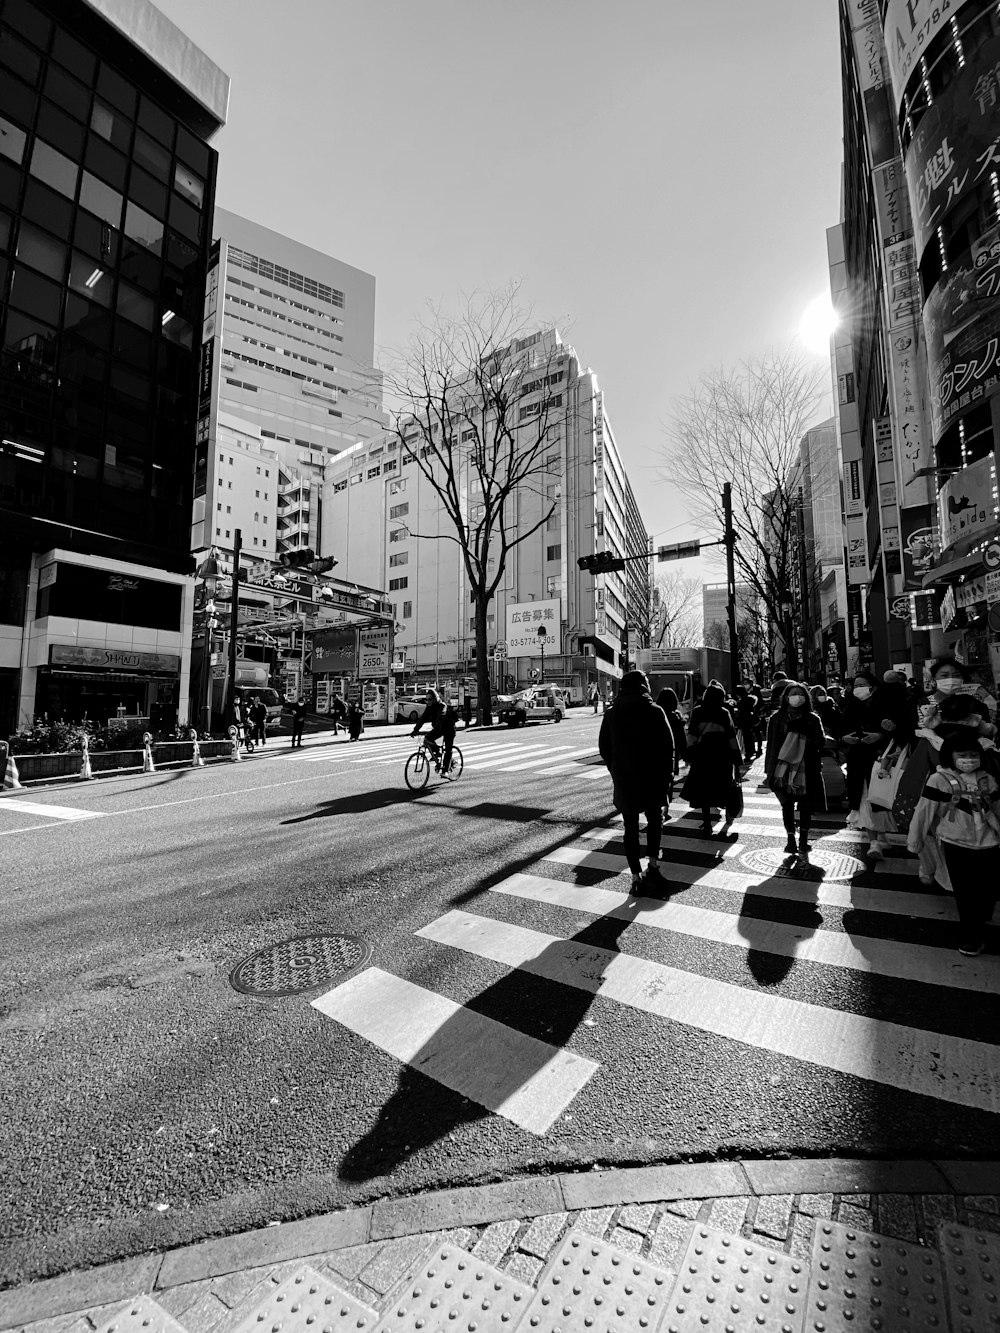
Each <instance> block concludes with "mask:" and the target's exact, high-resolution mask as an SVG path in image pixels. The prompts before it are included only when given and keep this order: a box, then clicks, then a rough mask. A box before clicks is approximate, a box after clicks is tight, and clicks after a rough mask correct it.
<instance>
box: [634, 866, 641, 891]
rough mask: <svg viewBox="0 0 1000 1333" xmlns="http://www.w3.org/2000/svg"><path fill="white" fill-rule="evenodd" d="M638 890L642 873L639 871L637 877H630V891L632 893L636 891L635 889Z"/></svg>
mask: <svg viewBox="0 0 1000 1333" xmlns="http://www.w3.org/2000/svg"><path fill="white" fill-rule="evenodd" d="M640 888H642V871H641V870H640V872H639V873H638V875H633V876H632V889H633V891H634V890H636V889H640Z"/></svg>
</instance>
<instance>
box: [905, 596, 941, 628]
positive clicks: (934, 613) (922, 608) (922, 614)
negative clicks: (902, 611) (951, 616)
mask: <svg viewBox="0 0 1000 1333" xmlns="http://www.w3.org/2000/svg"><path fill="white" fill-rule="evenodd" d="M910 628H911V629H940V628H941V615H940V613H939V611H938V609H937V598H936V597H935V595H934V593H932V592H914V593H911V594H910Z"/></svg>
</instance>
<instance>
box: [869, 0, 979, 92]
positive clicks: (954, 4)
mask: <svg viewBox="0 0 1000 1333" xmlns="http://www.w3.org/2000/svg"><path fill="white" fill-rule="evenodd" d="M961 7H962V0H888V4H887V5H886V8H885V21H884V32H885V53H886V62H887V64H888V67H889V77H890V79H891V80H892V90H893V93H894V94H895V98H896V109H897V110H898V109H899V105H900V103H901V102H902V100H903V91H904V89H905V88H906V85H907V83H908V82H909V79H910V75H911V74H912V73H913V71H914V69H915V67H916V64H917V61H918V60H919V59H920V57H921V56H922V55H923V53H924V52H925V51H926V50H927V48H928V47H929V46H930V44H931V42H933V40H934V38H935V37H936V36H937V35H938V33H939V32H940V31H941V29H942V28H943V27H944V26H945V24H947V23H950V22H951V21H952V19H953V18H954V17H955V13H956V11H957V10H959V9H960V8H961Z"/></svg>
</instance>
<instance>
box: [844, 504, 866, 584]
mask: <svg viewBox="0 0 1000 1333" xmlns="http://www.w3.org/2000/svg"><path fill="white" fill-rule="evenodd" d="M847 581H848V583H867V582H868V535H867V533H866V532H865V520H864V519H863V518H849V519H848V520H847Z"/></svg>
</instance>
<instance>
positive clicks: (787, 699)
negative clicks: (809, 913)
mask: <svg viewBox="0 0 1000 1333" xmlns="http://www.w3.org/2000/svg"><path fill="white" fill-rule="evenodd" d="M822 750H823V726H822V723H821V722H820V720H819V718H818V717H817V716H816V713H815V711H814V710H813V703H812V697H811V696H810V694H809V691H808V690H807V689H806V687H805V686H804V685H800V684H799V682H798V681H789V683H788V685H787V687H786V689H785V690H784V692H783V694H782V696H781V703H780V704H779V705H778V709H777V711H776V712H774V713H772V714H771V717H770V720H769V721H768V724H767V748H766V751H765V755H764V772H765V774H766V776H767V784H768V786H769V787H770V788H771V790H772V791H773V792H774V794H775V796H777V798H778V802H779V804H780V805H781V818H782V823H783V824H784V826H785V832H786V833H787V834H788V842H787V843H786V844H785V851H786V852H787V853H789V854H793V853H796V852H797V853H798V855H799V856H800V857H805V855H806V854H807V852H808V851H809V850H810V847H809V842H808V838H809V826H810V824H811V823H812V813H813V810H814V809H815V808H816V806H817V805H818V804H819V802H820V801H821V800H822V799H823V770H822V758H821V755H822ZM796 808H797V809H798V814H799V841H798V846H796V842H795V812H796Z"/></svg>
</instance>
